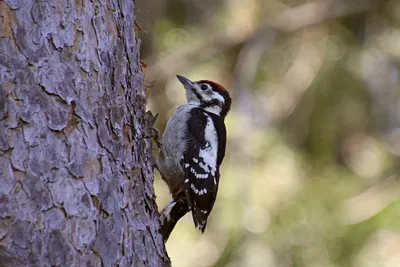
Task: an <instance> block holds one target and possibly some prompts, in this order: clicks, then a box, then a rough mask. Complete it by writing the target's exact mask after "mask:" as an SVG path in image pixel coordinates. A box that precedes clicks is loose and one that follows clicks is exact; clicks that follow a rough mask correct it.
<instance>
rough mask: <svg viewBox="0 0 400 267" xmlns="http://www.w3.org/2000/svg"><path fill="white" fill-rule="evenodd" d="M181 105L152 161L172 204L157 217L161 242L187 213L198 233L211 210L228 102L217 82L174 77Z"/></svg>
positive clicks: (224, 92)
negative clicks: (182, 93) (181, 96)
mask: <svg viewBox="0 0 400 267" xmlns="http://www.w3.org/2000/svg"><path fill="white" fill-rule="evenodd" d="M177 78H178V80H179V81H180V82H181V83H182V85H183V87H184V89H185V92H186V100H187V103H186V104H184V105H181V106H179V107H178V108H177V109H176V110H175V112H174V113H173V115H172V116H171V117H170V119H169V120H168V122H167V125H166V128H165V131H164V133H163V136H162V148H161V151H160V154H159V156H158V160H157V166H158V169H159V171H160V174H161V178H162V179H163V180H164V181H165V183H166V184H167V185H168V188H169V191H170V193H171V195H172V200H171V201H170V202H169V203H168V204H167V205H166V206H165V208H164V209H163V210H162V211H161V212H160V225H161V233H162V236H163V240H164V242H166V241H167V240H168V238H169V236H170V234H171V232H172V231H173V229H174V227H175V225H176V223H177V222H178V221H179V219H180V218H181V217H183V216H184V215H185V214H186V213H188V212H189V211H191V213H192V217H193V222H194V226H195V227H196V228H198V229H199V230H200V231H201V232H202V233H203V232H204V231H205V229H206V226H207V219H208V216H209V215H210V213H211V210H212V208H213V206H214V203H215V200H216V197H217V191H218V186H219V180H220V167H221V164H222V161H223V159H224V157H225V149H226V141H227V138H226V127H225V117H226V116H227V114H228V112H229V110H230V108H231V103H232V99H231V97H230V95H229V92H228V91H227V90H226V89H225V88H224V87H223V86H222V85H220V84H219V83H217V82H213V81H210V80H199V81H191V80H189V79H188V78H186V77H184V76H181V75H177Z"/></svg>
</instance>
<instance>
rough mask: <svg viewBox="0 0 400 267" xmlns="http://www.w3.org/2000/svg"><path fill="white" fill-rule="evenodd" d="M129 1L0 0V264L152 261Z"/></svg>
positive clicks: (155, 239) (159, 257)
mask: <svg viewBox="0 0 400 267" xmlns="http://www.w3.org/2000/svg"><path fill="white" fill-rule="evenodd" d="M134 21H135V16H134V2H133V1H132V0H110V1H105V0H104V1H86V0H52V1H49V0H42V1H40V0H37V1H33V0H4V1H1V0H0V265H1V266H50V265H55V266H162V265H163V264H164V262H168V257H167V255H166V253H165V248H164V244H163V242H162V237H161V235H160V234H159V223H158V212H157V206H156V204H155V197H154V190H153V166H152V152H151V139H150V135H151V134H150V126H151V125H150V123H149V120H148V119H146V116H145V102H146V99H145V94H144V90H143V73H142V72H141V70H140V62H139V45H140V44H139V42H138V40H137V38H136V35H135V29H134Z"/></svg>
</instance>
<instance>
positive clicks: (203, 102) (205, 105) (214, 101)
mask: <svg viewBox="0 0 400 267" xmlns="http://www.w3.org/2000/svg"><path fill="white" fill-rule="evenodd" d="M192 92H193V94H194V95H195V96H196V97H197V99H199V101H200V107H201V108H209V107H214V106H219V107H221V109H222V103H221V102H220V101H219V100H217V99H211V101H206V100H204V98H203V97H202V96H201V94H200V93H199V92H197V91H196V89H192Z"/></svg>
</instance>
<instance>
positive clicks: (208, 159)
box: [181, 108, 226, 232]
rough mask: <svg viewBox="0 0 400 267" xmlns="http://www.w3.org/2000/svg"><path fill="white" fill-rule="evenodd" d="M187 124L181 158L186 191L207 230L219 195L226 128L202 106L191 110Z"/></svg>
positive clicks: (196, 221) (196, 219) (199, 224)
mask: <svg viewBox="0 0 400 267" xmlns="http://www.w3.org/2000/svg"><path fill="white" fill-rule="evenodd" d="M187 126H188V135H189V136H188V138H187V144H186V150H185V152H184V154H183V158H182V161H181V165H182V169H183V170H184V172H185V194H186V198H187V202H188V204H189V208H190V210H191V211H192V216H193V221H194V224H195V226H196V227H197V228H199V229H200V230H201V231H202V232H204V230H205V229H206V225H207V218H208V215H209V214H210V212H211V210H212V208H213V206H214V202H215V199H216V196H217V191H218V183H219V167H220V165H221V163H222V160H223V158H224V156H225V146H226V129H225V124H224V121H223V119H222V118H221V117H220V116H217V115H215V114H213V113H210V112H207V111H204V110H202V109H199V108H193V109H192V110H191V111H190V118H189V120H188V121H187Z"/></svg>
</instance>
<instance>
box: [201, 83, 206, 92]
mask: <svg viewBox="0 0 400 267" xmlns="http://www.w3.org/2000/svg"><path fill="white" fill-rule="evenodd" d="M200 88H201V90H203V91H205V90H207V89H208V86H207V85H205V84H203V85H202V86H200Z"/></svg>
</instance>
